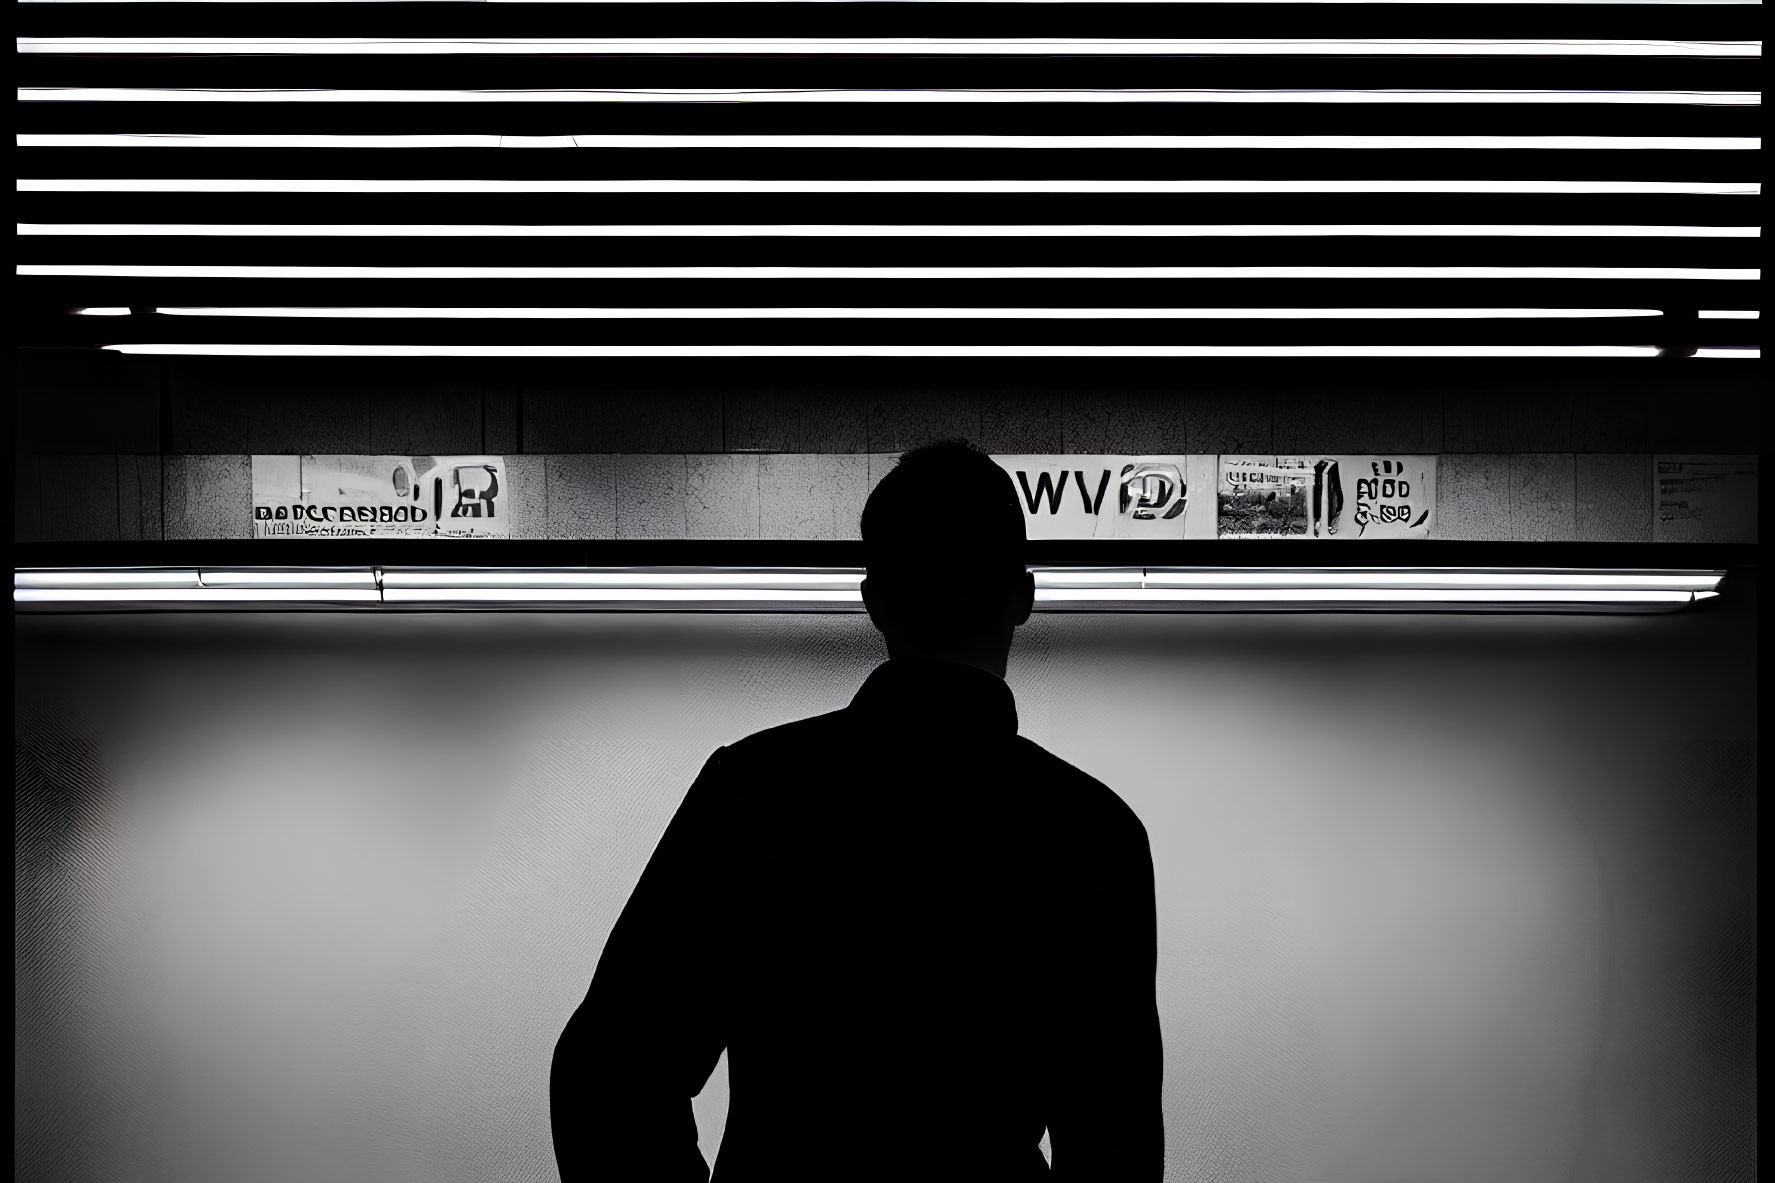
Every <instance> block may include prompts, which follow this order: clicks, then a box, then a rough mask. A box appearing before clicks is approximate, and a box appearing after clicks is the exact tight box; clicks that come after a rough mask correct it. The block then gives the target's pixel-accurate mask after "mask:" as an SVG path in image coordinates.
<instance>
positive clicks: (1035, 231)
mask: <svg viewBox="0 0 1775 1183" xmlns="http://www.w3.org/2000/svg"><path fill="white" fill-rule="evenodd" d="M16 229H17V232H18V233H19V235H20V236H22V237H43V236H54V237H69V238H73V237H100V236H107V237H129V238H150V237H167V236H177V237H187V236H189V237H226V238H1329V237H1352V238H1354V237H1360V238H1759V237H1761V235H1762V230H1761V228H1760V227H1757V226H1586V225H1556V226H1537V225H1530V224H1527V223H1514V222H1506V223H1501V224H1498V225H1489V226H1483V225H1481V226H1475V225H1437V224H1434V223H1426V222H1407V223H1398V224H1382V225H1370V224H1327V225H1313V224H1309V223H1293V222H1286V223H1272V224H1264V225H1250V226H1246V225H1238V224H1233V223H1203V224H1194V225H1185V224H1179V225H1140V224H1136V223H1079V224H1051V225H1038V224H1014V225H991V224H983V223H967V224H963V225H917V224H907V223H899V224H875V225H847V224H843V223H838V224H809V223H799V222H755V223H747V224H743V225H719V224H710V223H702V222H669V223H663V224H658V225H640V224H622V223H604V224H596V225H592V224H588V225H582V226H526V225H513V224H504V225H481V226H461V225H422V224H417V223H404V222H397V223H390V224H384V225H363V224H355V223H334V224H326V223H323V224H298V223H289V222H279V223H251V222H171V223H166V222H20V223H18V224H17V226H16Z"/></svg>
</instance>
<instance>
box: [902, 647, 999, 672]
mask: <svg viewBox="0 0 1775 1183" xmlns="http://www.w3.org/2000/svg"><path fill="white" fill-rule="evenodd" d="M1010 656H1011V655H1010V652H1009V651H1008V650H1005V649H998V648H988V647H984V646H982V647H978V648H971V649H965V650H958V649H941V650H939V649H923V648H918V647H915V646H907V645H895V644H892V643H890V644H889V645H888V660H890V661H954V662H959V663H960V664H962V665H968V666H973V667H974V668H975V669H977V670H985V671H986V672H987V673H989V674H991V675H992V676H993V677H995V678H1003V677H1004V676H1005V669H1006V666H1007V665H1008V664H1009V662H1010Z"/></svg>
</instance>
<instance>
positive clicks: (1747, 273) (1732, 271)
mask: <svg viewBox="0 0 1775 1183" xmlns="http://www.w3.org/2000/svg"><path fill="white" fill-rule="evenodd" d="M16 272H17V274H19V275H62V276H110V277H112V278H119V279H124V278H130V279H1708V280H1751V279H1760V278H1761V277H1762V272H1761V271H1759V270H1758V269H1757V268H1755V267H1358V266H1350V267H1329V266H1328V267H1287V266H1275V267H364V266H357V265H352V266H345V265H340V266H311V265H307V264H297V263H290V264H281V263H276V264H274V263H265V264H222V263H20V264H18V265H17V267H16Z"/></svg>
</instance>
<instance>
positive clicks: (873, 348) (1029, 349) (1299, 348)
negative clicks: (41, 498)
mask: <svg viewBox="0 0 1775 1183" xmlns="http://www.w3.org/2000/svg"><path fill="white" fill-rule="evenodd" d="M100 348H103V349H110V350H115V351H116V352H118V353H130V354H141V355H145V356H157V357H166V356H176V357H1656V356H1658V353H1659V350H1658V348H1657V347H1656V346H1652V345H675V344H661V345H460V344H449V343H444V344H437V345H304V344H287V345H246V344H237V343H226V344H161V343H141V344H130V345H104V346H101V347H100ZM1698 356H1699V355H1698ZM1707 356H1714V355H1713V354H1708V355H1707Z"/></svg>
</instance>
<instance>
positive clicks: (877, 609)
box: [857, 576, 887, 633]
mask: <svg viewBox="0 0 1775 1183" xmlns="http://www.w3.org/2000/svg"><path fill="white" fill-rule="evenodd" d="M857 590H859V591H860V592H862V593H863V607H864V609H866V610H867V611H868V613H869V621H870V623H872V624H873V625H875V627H876V629H877V630H878V631H879V632H882V633H886V632H887V626H886V622H885V618H884V617H883V615H882V611H881V599H880V597H879V596H878V595H877V594H876V590H877V589H876V588H875V586H874V585H873V584H871V583H870V582H869V579H868V577H867V576H865V577H864V579H863V582H862V583H861V584H859V585H858V589H857Z"/></svg>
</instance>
